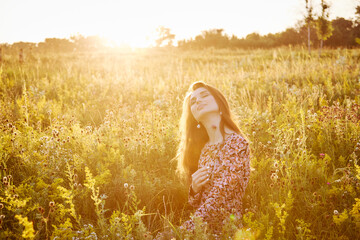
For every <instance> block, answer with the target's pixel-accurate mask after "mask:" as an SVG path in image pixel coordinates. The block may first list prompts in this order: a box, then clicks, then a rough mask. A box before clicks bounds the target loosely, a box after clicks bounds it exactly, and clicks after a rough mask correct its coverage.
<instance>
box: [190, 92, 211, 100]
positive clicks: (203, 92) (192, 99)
mask: <svg viewBox="0 0 360 240" xmlns="http://www.w3.org/2000/svg"><path fill="white" fill-rule="evenodd" d="M203 93H208V91H207V90H202V91H201V92H200V93H199V95H201V94H203ZM193 99H194V97H191V98H190V102H192V100H193Z"/></svg>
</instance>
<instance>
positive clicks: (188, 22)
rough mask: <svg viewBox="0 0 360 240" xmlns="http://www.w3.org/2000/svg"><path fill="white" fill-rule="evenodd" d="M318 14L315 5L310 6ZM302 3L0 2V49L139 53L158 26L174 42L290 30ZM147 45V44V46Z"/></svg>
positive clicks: (341, 3) (335, 13) (344, 12)
mask: <svg viewBox="0 0 360 240" xmlns="http://www.w3.org/2000/svg"><path fill="white" fill-rule="evenodd" d="M312 1H313V5H314V8H315V9H319V8H320V6H319V3H320V0H312ZM329 1H330V3H331V6H332V7H331V10H330V18H332V19H334V18H336V17H344V18H346V19H352V18H354V16H355V7H356V6H357V5H360V0H329ZM304 13H305V0H221V1H220V0H181V1H179V0H177V1H175V0H99V1H95V0H31V1H30V0H0V43H5V42H8V43H13V42H18V41H24V42H41V41H44V39H45V38H51V37H56V38H70V36H71V35H76V34H82V35H84V36H90V35H99V36H102V37H106V38H109V39H111V40H113V41H115V42H116V43H118V44H121V43H124V44H129V45H131V46H133V47H145V46H148V45H149V44H150V42H149V41H151V40H153V39H154V33H155V29H156V28H157V27H158V26H164V27H167V28H170V29H171V33H173V34H175V35H176V41H177V40H180V39H189V38H193V37H195V36H196V35H199V34H201V32H202V31H204V30H209V29H213V28H223V29H224V31H225V33H227V34H229V35H232V34H234V35H236V36H238V37H245V36H246V35H247V34H249V33H253V32H258V33H260V34H262V35H263V34H267V33H270V32H271V33H276V32H281V31H284V30H285V29H286V28H288V27H294V26H295V24H296V22H297V21H298V20H300V19H302V18H303V17H302V16H303V15H304ZM147 39H148V40H147Z"/></svg>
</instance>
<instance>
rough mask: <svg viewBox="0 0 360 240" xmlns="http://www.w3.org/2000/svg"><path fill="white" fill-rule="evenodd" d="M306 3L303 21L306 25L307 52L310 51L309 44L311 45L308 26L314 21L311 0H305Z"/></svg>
mask: <svg viewBox="0 0 360 240" xmlns="http://www.w3.org/2000/svg"><path fill="white" fill-rule="evenodd" d="M305 3H306V14H307V15H306V17H305V22H306V24H307V26H308V49H309V54H310V51H311V48H310V45H311V41H310V28H311V24H312V22H313V21H314V18H313V6H312V4H311V0H305Z"/></svg>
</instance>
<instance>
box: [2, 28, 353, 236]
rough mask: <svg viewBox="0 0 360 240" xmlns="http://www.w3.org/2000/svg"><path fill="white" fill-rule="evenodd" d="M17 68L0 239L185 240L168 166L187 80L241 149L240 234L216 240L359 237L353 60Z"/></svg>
mask: <svg viewBox="0 0 360 240" xmlns="http://www.w3.org/2000/svg"><path fill="white" fill-rule="evenodd" d="M119 38H120V35H119ZM17 57H18V56H16V55H6V54H4V55H3V62H2V64H1V67H0V77H1V82H0V84H1V88H0V89H1V91H0V94H1V98H0V108H1V115H0V121H1V125H0V136H1V137H0V154H1V155H0V156H1V160H0V161H1V162H0V173H1V179H2V185H1V188H0V226H1V230H0V238H2V239H6V238H15V239H20V238H32V237H34V238H35V239H71V238H79V239H84V238H89V239H97V238H102V239H130V238H131V237H133V238H134V239H151V238H152V237H151V236H155V235H156V233H157V232H158V231H162V230H164V228H166V227H167V228H172V227H173V228H174V231H175V232H176V233H177V234H178V235H177V236H178V237H179V238H183V237H184V236H185V235H184V234H185V233H182V232H181V231H180V230H179V229H178V226H179V225H180V224H181V223H182V222H183V221H185V220H187V219H188V218H189V216H190V214H191V213H193V209H190V208H189V206H188V205H187V204H186V201H187V188H186V187H185V186H183V185H182V184H181V183H179V179H178V177H177V176H176V175H175V167H176V166H175V163H172V162H171V161H170V160H171V159H172V158H173V157H174V156H175V153H176V147H177V144H178V142H179V136H178V120H179V118H180V114H181V106H182V100H183V97H184V94H185V92H186V90H187V88H188V86H189V84H190V83H192V82H194V81H198V80H202V81H206V82H208V83H210V84H212V85H214V86H216V87H218V88H219V89H220V90H221V91H222V92H223V93H224V94H225V95H226V97H227V98H228V99H229V103H230V105H231V108H232V109H233V111H234V113H235V115H236V116H237V120H236V121H237V122H238V123H239V126H240V127H241V129H242V130H243V131H244V132H245V133H246V134H247V136H248V138H249V140H250V141H251V143H250V146H251V151H252V155H253V156H252V159H251V161H252V163H251V164H252V167H253V168H255V171H254V172H252V175H251V179H250V182H249V186H248V188H247V191H246V195H245V197H244V206H243V211H244V216H243V225H244V227H243V228H242V229H237V227H236V226H232V225H231V224H230V225H228V226H226V229H225V230H224V236H233V238H234V239H243V238H248V239H305V238H306V239H354V238H356V236H358V235H359V227H358V226H359V224H360V217H359V216H360V215H359V209H360V207H359V203H360V202H359V199H360V194H359V192H360V182H359V180H360V170H359V166H358V159H359V154H360V151H359V150H360V142H359V141H360V136H359V132H360V125H359V120H360V112H359V111H360V99H359V93H360V65H359V57H360V52H359V50H326V51H324V53H323V57H321V58H318V55H317V53H314V55H313V56H309V55H308V54H307V52H306V50H304V49H301V48H299V49H289V48H281V49H276V50H252V51H244V50H237V51H229V50H214V49H209V50H206V51H205V50H204V51H186V52H182V51H178V50H174V49H172V50H169V51H167V50H150V49H149V50H142V51H136V52H130V51H128V52H126V51H124V52H121V53H120V52H110V53H109V52H108V53H105V52H74V53H69V54H53V55H52V54H38V53H34V54H33V56H29V55H26V54H25V59H24V63H22V64H19V63H18V58H17ZM19 223H20V224H19ZM204 229H205V228H203V227H202V226H199V227H198V228H197V231H196V233H195V236H193V237H194V239H200V238H201V237H204V236H208V233H207V232H205V231H204Z"/></svg>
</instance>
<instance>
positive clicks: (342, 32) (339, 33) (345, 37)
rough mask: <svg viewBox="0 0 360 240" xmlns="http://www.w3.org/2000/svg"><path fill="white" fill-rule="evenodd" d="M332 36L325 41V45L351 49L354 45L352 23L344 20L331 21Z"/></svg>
mask: <svg viewBox="0 0 360 240" xmlns="http://www.w3.org/2000/svg"><path fill="white" fill-rule="evenodd" d="M331 25H332V27H333V29H334V30H333V33H332V35H331V36H330V37H329V38H328V39H327V40H326V44H327V45H328V46H331V47H341V46H344V47H351V46H353V45H354V36H353V27H352V26H353V22H352V21H350V20H346V19H345V18H336V19H334V20H332V22H331Z"/></svg>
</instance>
